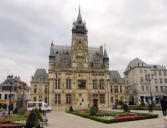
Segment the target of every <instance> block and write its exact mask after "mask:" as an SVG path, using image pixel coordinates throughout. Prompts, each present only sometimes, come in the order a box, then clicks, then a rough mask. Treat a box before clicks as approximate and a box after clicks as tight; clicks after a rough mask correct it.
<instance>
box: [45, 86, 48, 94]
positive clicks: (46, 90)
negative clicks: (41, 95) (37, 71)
mask: <svg viewBox="0 0 167 128" xmlns="http://www.w3.org/2000/svg"><path fill="white" fill-rule="evenodd" d="M47 92H48V86H47V85H45V94H46V93H47Z"/></svg>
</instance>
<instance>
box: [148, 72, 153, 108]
mask: <svg viewBox="0 0 167 128" xmlns="http://www.w3.org/2000/svg"><path fill="white" fill-rule="evenodd" d="M153 79H154V78H153V74H150V73H148V74H146V81H147V82H148V83H149V85H150V97H151V104H152V103H153V97H152V90H151V80H153ZM151 106H152V105H151Z"/></svg>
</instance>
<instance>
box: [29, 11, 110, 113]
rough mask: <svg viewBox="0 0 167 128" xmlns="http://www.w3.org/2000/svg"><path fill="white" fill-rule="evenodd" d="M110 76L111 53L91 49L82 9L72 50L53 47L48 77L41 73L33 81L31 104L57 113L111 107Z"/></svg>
mask: <svg viewBox="0 0 167 128" xmlns="http://www.w3.org/2000/svg"><path fill="white" fill-rule="evenodd" d="M109 75H110V72H109V57H108V55H107V51H106V49H103V46H100V47H89V46H88V30H87V27H86V23H85V22H83V20H82V17H81V12H80V9H79V13H78V17H77V20H76V21H75V22H74V23H73V27H72V41H71V46H62V45H57V44H54V43H53V42H52V43H51V46H50V54H49V68H48V74H47V73H46V71H45V69H37V71H36V73H35V75H34V76H33V77H32V80H31V100H34V99H35V100H36V101H39V100H41V101H45V102H47V104H49V106H51V107H52V109H55V110H56V109H62V110H65V109H68V108H69V107H70V106H72V107H73V108H74V109H83V108H88V107H90V106H92V105H95V106H98V107H103V106H109V102H110V89H109V84H110V76H109ZM39 83H40V84H39ZM41 85H43V88H42V86H41ZM38 86H39V87H38ZM37 88H39V89H37ZM34 89H35V90H34ZM38 90H42V91H41V92H40V93H38ZM39 98H40V99H39Z"/></svg>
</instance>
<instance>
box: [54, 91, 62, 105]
mask: <svg viewBox="0 0 167 128" xmlns="http://www.w3.org/2000/svg"><path fill="white" fill-rule="evenodd" d="M60 103H61V97H60V94H59V93H56V94H55V104H60Z"/></svg>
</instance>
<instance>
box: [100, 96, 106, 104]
mask: <svg viewBox="0 0 167 128" xmlns="http://www.w3.org/2000/svg"><path fill="white" fill-rule="evenodd" d="M104 102H105V94H100V103H104Z"/></svg>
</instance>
